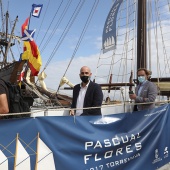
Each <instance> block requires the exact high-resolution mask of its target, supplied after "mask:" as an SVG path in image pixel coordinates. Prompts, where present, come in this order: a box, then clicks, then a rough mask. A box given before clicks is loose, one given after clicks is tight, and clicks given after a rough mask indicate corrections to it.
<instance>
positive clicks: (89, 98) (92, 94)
mask: <svg viewBox="0 0 170 170" xmlns="http://www.w3.org/2000/svg"><path fill="white" fill-rule="evenodd" d="M91 75H92V73H91V70H90V68H89V67H87V66H83V67H82V68H81V69H80V79H81V80H82V82H81V84H77V85H75V86H74V89H73V100H72V105H71V108H75V109H76V108H77V109H76V110H74V109H71V110H70V115H72V116H73V115H76V116H80V115H81V116H83V115H101V108H95V109H93V108H91V109H83V108H89V107H100V106H101V105H102V101H103V92H102V90H101V87H100V85H98V84H96V83H93V82H92V81H90V77H91Z"/></svg>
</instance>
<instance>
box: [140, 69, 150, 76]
mask: <svg viewBox="0 0 170 170" xmlns="http://www.w3.org/2000/svg"><path fill="white" fill-rule="evenodd" d="M142 70H143V71H144V72H145V74H146V75H147V76H150V75H151V74H152V72H151V71H150V70H147V69H146V68H139V69H138V70H137V73H138V72H139V71H142Z"/></svg>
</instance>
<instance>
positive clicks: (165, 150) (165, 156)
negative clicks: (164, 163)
mask: <svg viewBox="0 0 170 170" xmlns="http://www.w3.org/2000/svg"><path fill="white" fill-rule="evenodd" d="M168 153H169V152H168V147H165V149H164V158H167V157H168Z"/></svg>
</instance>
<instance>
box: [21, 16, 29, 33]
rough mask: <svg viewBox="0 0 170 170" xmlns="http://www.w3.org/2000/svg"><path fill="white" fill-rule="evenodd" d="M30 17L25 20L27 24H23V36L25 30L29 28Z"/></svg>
mask: <svg viewBox="0 0 170 170" xmlns="http://www.w3.org/2000/svg"><path fill="white" fill-rule="evenodd" d="M29 19H30V18H29V17H28V18H27V19H26V20H25V22H24V23H23V24H22V26H21V33H22V36H23V35H24V30H25V29H27V28H28V23H29Z"/></svg>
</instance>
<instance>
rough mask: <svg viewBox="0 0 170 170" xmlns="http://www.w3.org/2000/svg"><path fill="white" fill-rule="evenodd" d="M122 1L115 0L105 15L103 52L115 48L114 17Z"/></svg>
mask: <svg viewBox="0 0 170 170" xmlns="http://www.w3.org/2000/svg"><path fill="white" fill-rule="evenodd" d="M122 1H123V0H116V1H115V3H114V4H113V6H112V8H111V10H110V12H109V14H108V16H107V19H106V22H105V25H104V29H103V38H102V48H103V53H106V52H108V51H110V50H113V49H115V48H116V18H117V13H118V11H119V7H120V5H121V3H122Z"/></svg>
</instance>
